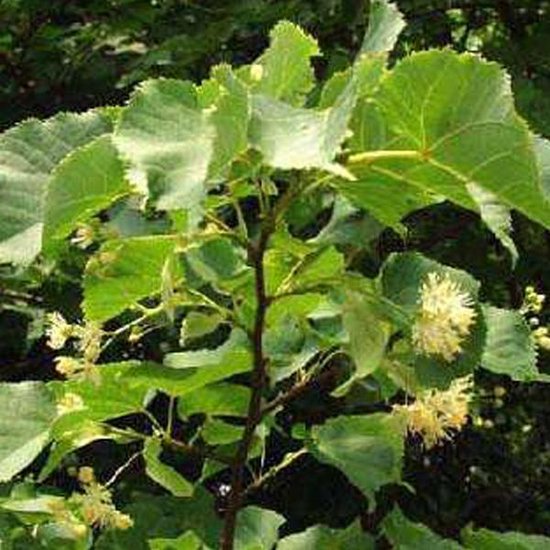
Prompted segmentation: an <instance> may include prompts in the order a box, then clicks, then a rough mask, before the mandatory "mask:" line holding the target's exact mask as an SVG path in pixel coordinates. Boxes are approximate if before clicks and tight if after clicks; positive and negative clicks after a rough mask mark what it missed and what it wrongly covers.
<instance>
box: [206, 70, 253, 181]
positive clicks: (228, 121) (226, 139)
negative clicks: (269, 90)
mask: <svg viewBox="0 0 550 550" xmlns="http://www.w3.org/2000/svg"><path fill="white" fill-rule="evenodd" d="M211 74H212V77H211V82H214V83H216V85H217V86H216V97H215V100H214V101H213V102H212V105H211V106H210V105H209V107H210V108H211V109H212V112H211V113H210V115H209V117H210V121H211V123H212V124H213V125H214V127H215V129H216V138H215V139H214V150H213V154H212V162H211V163H210V167H209V172H208V176H209V179H212V178H217V177H219V176H223V175H224V173H225V172H226V171H227V168H228V167H229V165H230V164H231V162H232V161H233V160H234V159H235V157H237V156H238V155H240V154H242V153H244V152H245V151H246V149H247V148H248V122H249V119H250V98H249V94H248V90H247V89H246V86H244V84H243V83H242V82H241V81H240V80H239V79H237V77H236V76H235V75H234V74H233V72H232V71H231V67H230V66H229V65H217V66H215V67H213V68H212V70H211ZM198 93H199V95H200V93H201V90H200V88H199V91H198Z"/></svg>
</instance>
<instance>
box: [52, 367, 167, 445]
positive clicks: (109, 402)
mask: <svg viewBox="0 0 550 550" xmlns="http://www.w3.org/2000/svg"><path fill="white" fill-rule="evenodd" d="M143 368H146V365H142V364H141V363H139V361H128V362H123V363H108V364H104V365H101V366H98V370H99V379H100V381H99V384H96V383H94V382H93V381H90V380H86V379H83V380H67V381H65V382H58V381H55V382H50V383H49V384H48V386H49V387H50V388H51V389H52V390H53V392H54V393H55V395H56V398H57V400H59V399H61V398H62V397H63V396H64V395H66V394H75V395H77V396H78V397H79V398H80V399H81V400H82V408H79V409H77V410H75V411H72V412H67V413H66V414H63V415H61V416H59V417H58V418H57V419H56V420H55V422H54V424H53V426H52V434H53V436H54V437H55V438H56V439H58V438H62V437H64V436H66V435H68V434H69V433H70V432H74V431H78V430H83V429H84V426H85V425H86V424H87V422H90V421H95V422H101V421H103V420H108V419H111V418H118V417H121V416H126V415H128V414H132V413H136V412H140V411H142V410H143V409H144V399H145V396H146V394H147V392H148V390H149V387H148V386H147V385H146V384H141V385H140V384H138V383H135V381H134V380H132V376H131V375H132V373H134V372H140V371H141V369H143ZM154 368H157V369H158V368H160V367H159V366H157V365H155V367H154Z"/></svg>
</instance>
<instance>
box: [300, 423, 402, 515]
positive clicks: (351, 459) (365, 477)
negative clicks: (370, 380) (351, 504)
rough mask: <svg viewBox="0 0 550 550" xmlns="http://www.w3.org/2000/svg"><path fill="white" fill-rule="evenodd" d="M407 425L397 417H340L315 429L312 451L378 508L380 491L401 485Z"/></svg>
mask: <svg viewBox="0 0 550 550" xmlns="http://www.w3.org/2000/svg"><path fill="white" fill-rule="evenodd" d="M404 435H405V426H404V425H403V422H402V420H401V419H400V418H399V417H398V416H395V415H389V414H383V413H375V414H370V415H368V416H340V417H337V418H332V419H329V420H328V421H327V422H326V423H325V424H323V425H322V426H316V427H314V428H313V430H312V437H313V442H312V444H311V451H312V452H313V454H314V455H315V456H316V457H317V458H318V459H319V460H321V461H322V462H327V463H329V464H332V465H333V466H335V467H337V468H339V469H340V470H342V471H343V472H344V474H346V476H347V477H348V479H349V480H350V481H351V482H352V483H353V484H354V485H356V486H357V487H358V488H359V489H360V490H361V491H363V493H365V495H366V496H367V497H369V500H370V506H371V507H373V505H374V495H375V493H376V491H377V490H378V489H379V488H380V487H381V486H382V485H385V484H386V483H399V482H400V480H401V461H402V457H403V447H404V443H403V440H404Z"/></svg>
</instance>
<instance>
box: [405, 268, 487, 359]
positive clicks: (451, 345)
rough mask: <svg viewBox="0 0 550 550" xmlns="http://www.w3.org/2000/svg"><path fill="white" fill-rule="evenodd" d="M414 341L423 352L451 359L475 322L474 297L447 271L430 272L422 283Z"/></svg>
mask: <svg viewBox="0 0 550 550" xmlns="http://www.w3.org/2000/svg"><path fill="white" fill-rule="evenodd" d="M419 306H420V307H419V313H418V316H417V318H416V320H415V323H414V326H413V330H412V340H413V345H414V347H415V348H416V350H417V352H418V353H421V354H423V355H438V356H441V357H443V359H444V360H445V361H447V362H451V361H453V360H454V359H455V358H456V356H457V355H458V354H459V353H460V352H461V351H462V344H463V341H464V338H465V337H466V336H467V335H468V334H469V333H470V330H471V328H472V325H473V324H474V322H475V318H476V315H477V314H476V311H475V310H474V308H473V300H472V298H471V296H470V295H469V294H468V293H467V292H463V291H462V289H461V288H460V285H459V284H458V283H457V282H455V281H453V280H451V278H450V277H449V275H448V274H445V275H443V276H441V275H439V274H438V273H433V272H432V273H429V274H428V276H427V278H426V280H425V281H424V283H423V284H422V289H421V293H420V304H419Z"/></svg>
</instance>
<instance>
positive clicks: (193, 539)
mask: <svg viewBox="0 0 550 550" xmlns="http://www.w3.org/2000/svg"><path fill="white" fill-rule="evenodd" d="M147 542H148V543H149V547H150V548H151V550H206V548H207V547H206V546H204V545H203V543H202V541H201V540H200V539H199V537H197V535H195V533H193V531H186V532H185V533H184V534H183V535H181V536H179V537H177V538H173V539H149V540H148V541H147Z"/></svg>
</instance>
